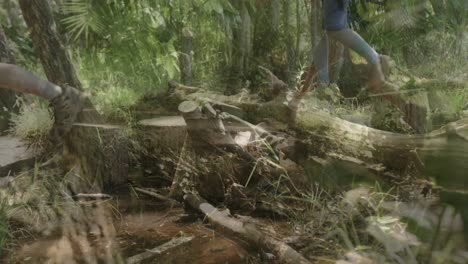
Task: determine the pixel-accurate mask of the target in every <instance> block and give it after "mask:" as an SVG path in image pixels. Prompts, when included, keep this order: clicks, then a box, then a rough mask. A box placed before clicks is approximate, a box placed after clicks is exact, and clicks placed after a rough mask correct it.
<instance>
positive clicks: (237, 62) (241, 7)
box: [226, 0, 251, 94]
mask: <svg viewBox="0 0 468 264" xmlns="http://www.w3.org/2000/svg"><path fill="white" fill-rule="evenodd" d="M231 4H232V5H233V6H234V7H235V8H236V9H237V10H238V11H239V14H240V22H239V23H238V25H235V26H234V28H233V30H232V31H233V32H232V55H231V60H232V63H231V65H232V66H231V68H230V72H229V77H228V78H229V80H228V81H227V83H228V87H227V91H226V93H227V94H234V93H236V92H237V91H238V90H239V89H240V88H241V85H242V81H243V80H245V77H246V73H247V69H248V65H249V57H250V52H251V36H250V35H251V34H250V33H251V17H250V13H249V10H248V8H247V3H246V1H245V0H231Z"/></svg>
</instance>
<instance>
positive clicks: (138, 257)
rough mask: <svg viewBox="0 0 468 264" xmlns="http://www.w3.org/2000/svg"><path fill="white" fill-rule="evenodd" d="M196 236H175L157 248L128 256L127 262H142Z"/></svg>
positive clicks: (132, 263)
mask: <svg viewBox="0 0 468 264" xmlns="http://www.w3.org/2000/svg"><path fill="white" fill-rule="evenodd" d="M193 238H194V237H179V238H173V239H172V240H171V241H169V242H167V243H165V244H162V245H160V246H158V247H156V248H153V249H149V250H146V252H143V253H140V254H138V255H135V256H133V257H129V258H127V261H126V263H127V264H136V263H140V262H142V261H143V260H146V259H149V258H153V257H155V256H157V255H161V254H162V253H164V252H166V251H168V250H171V249H173V248H175V247H178V246H180V245H183V244H185V243H188V242H190V241H192V240H193Z"/></svg>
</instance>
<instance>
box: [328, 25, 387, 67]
mask: <svg viewBox="0 0 468 264" xmlns="http://www.w3.org/2000/svg"><path fill="white" fill-rule="evenodd" d="M328 36H329V37H331V38H334V39H336V40H337V41H339V42H341V43H342V44H343V45H345V47H348V48H350V49H352V50H354V51H355V52H356V53H357V54H359V55H360V56H362V57H364V58H365V59H366V61H367V62H368V63H370V64H378V63H379V62H380V60H379V54H378V53H377V52H376V51H375V50H374V49H373V48H372V47H371V46H370V45H369V44H368V43H367V42H366V41H365V40H364V39H363V38H362V37H361V36H360V35H359V34H358V33H356V32H354V31H353V30H351V29H343V30H339V31H328Z"/></svg>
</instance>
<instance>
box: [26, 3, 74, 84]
mask: <svg viewBox="0 0 468 264" xmlns="http://www.w3.org/2000/svg"><path fill="white" fill-rule="evenodd" d="M19 3H20V7H21V10H22V12H23V17H24V20H25V21H26V24H27V25H28V28H29V30H30V32H31V38H32V40H33V43H34V46H35V47H36V52H37V53H38V54H39V58H40V60H41V63H42V67H43V68H44V72H45V74H46V76H47V78H48V79H49V81H51V82H53V83H55V84H58V85H63V84H68V85H70V86H73V87H75V88H77V89H79V90H82V87H81V83H80V81H79V80H78V76H77V74H76V71H75V68H74V67H73V64H72V61H71V59H70V55H69V54H68V52H67V50H66V49H65V46H64V45H63V44H62V41H61V40H60V37H59V34H58V32H57V25H56V24H55V20H54V17H53V14H52V9H51V7H50V4H49V1H46V0H20V1H19Z"/></svg>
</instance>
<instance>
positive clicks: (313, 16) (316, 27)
mask: <svg viewBox="0 0 468 264" xmlns="http://www.w3.org/2000/svg"><path fill="white" fill-rule="evenodd" d="M320 5H321V2H320V0H310V16H309V23H310V38H311V39H310V41H311V43H312V46H311V47H312V49H311V51H310V57H311V58H312V59H313V57H314V51H315V47H316V46H317V45H318V43H319V42H320V38H321V35H322V34H321V31H322V30H321V24H322V20H321V12H320V11H321V6H320Z"/></svg>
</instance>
